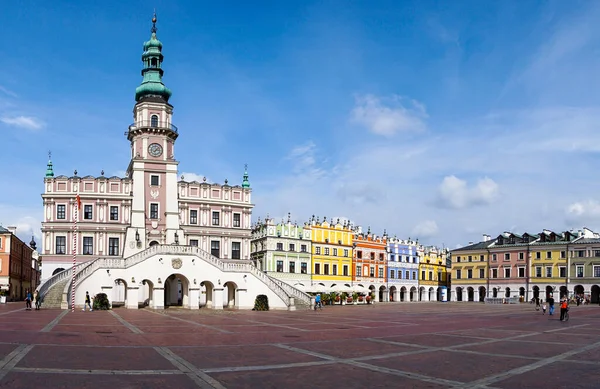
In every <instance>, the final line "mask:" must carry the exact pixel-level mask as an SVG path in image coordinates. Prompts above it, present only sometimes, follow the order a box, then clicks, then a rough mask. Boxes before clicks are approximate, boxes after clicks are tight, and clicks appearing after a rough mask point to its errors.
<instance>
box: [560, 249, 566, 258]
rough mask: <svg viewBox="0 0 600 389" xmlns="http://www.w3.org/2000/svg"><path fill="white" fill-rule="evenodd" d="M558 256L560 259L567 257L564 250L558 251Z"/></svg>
mask: <svg viewBox="0 0 600 389" xmlns="http://www.w3.org/2000/svg"><path fill="white" fill-rule="evenodd" d="M560 258H561V259H565V258H567V252H566V251H561V252H560Z"/></svg>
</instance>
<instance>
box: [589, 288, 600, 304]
mask: <svg viewBox="0 0 600 389" xmlns="http://www.w3.org/2000/svg"><path fill="white" fill-rule="evenodd" d="M591 292H592V293H591V296H590V303H592V304H599V303H600V286H598V285H593V286H592V289H591Z"/></svg>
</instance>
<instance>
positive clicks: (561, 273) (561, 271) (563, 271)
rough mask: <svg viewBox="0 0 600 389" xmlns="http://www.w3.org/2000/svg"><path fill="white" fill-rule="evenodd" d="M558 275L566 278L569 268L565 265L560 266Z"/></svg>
mask: <svg viewBox="0 0 600 389" xmlns="http://www.w3.org/2000/svg"><path fill="white" fill-rule="evenodd" d="M558 275H559V277H561V278H565V277H566V276H567V268H566V267H564V266H561V267H559V268H558Z"/></svg>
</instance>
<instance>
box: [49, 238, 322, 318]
mask: <svg viewBox="0 0 600 389" xmlns="http://www.w3.org/2000/svg"><path fill="white" fill-rule="evenodd" d="M156 254H179V255H194V256H196V257H198V258H200V259H201V260H203V261H205V262H207V263H209V264H210V265H212V266H214V267H216V268H217V269H219V270H221V271H222V272H236V273H250V274H252V275H253V276H255V277H256V278H258V279H259V280H260V281H261V282H262V283H264V284H265V285H266V286H267V287H268V288H269V289H271V290H272V291H273V293H275V294H276V295H277V296H279V297H280V298H281V299H282V300H283V301H284V303H285V304H286V305H287V306H288V308H289V309H293V308H294V307H297V308H309V307H310V301H311V298H310V296H309V295H308V294H306V293H304V292H302V291H301V290H299V289H297V288H294V287H293V286H291V285H289V284H287V283H285V282H283V281H281V280H278V279H276V278H273V277H270V276H269V275H267V274H265V273H263V272H262V271H260V270H259V269H258V268H257V267H256V266H254V264H253V263H252V261H247V260H237V259H219V258H217V257H215V256H213V255H211V254H209V253H207V252H206V251H204V250H202V249H200V248H198V247H194V246H174V245H166V244H163V245H154V246H152V247H149V248H147V249H146V250H143V251H140V252H139V253H137V254H134V255H132V256H130V257H128V258H125V259H120V258H96V259H93V260H91V261H88V262H84V263H81V264H78V265H76V266H75V280H74V282H75V285H78V284H79V283H81V282H82V281H83V280H85V279H86V278H87V277H89V276H90V275H92V274H93V273H94V272H96V271H97V270H99V269H127V268H130V267H132V266H135V265H137V264H138V263H140V262H143V261H145V260H146V259H147V258H149V257H151V256H153V255H156ZM72 285H73V268H69V269H66V270H63V271H61V272H60V273H57V274H55V275H53V276H52V277H50V278H48V279H47V280H46V281H44V282H43V283H42V284H41V285H40V287H39V289H38V293H39V294H40V296H41V298H42V304H43V306H44V307H45V308H62V309H68V308H69V296H70V295H71V287H72Z"/></svg>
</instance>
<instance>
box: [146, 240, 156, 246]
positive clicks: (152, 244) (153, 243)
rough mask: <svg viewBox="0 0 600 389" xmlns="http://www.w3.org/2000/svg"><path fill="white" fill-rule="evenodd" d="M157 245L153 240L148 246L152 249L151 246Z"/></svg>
mask: <svg viewBox="0 0 600 389" xmlns="http://www.w3.org/2000/svg"><path fill="white" fill-rule="evenodd" d="M157 244H158V242H157V241H155V240H153V241H152V242H150V244H149V245H148V246H150V247H152V246H156V245H157Z"/></svg>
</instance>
